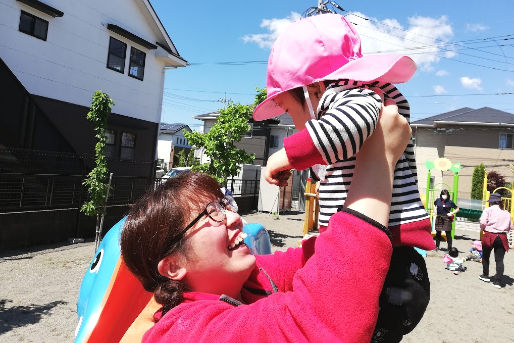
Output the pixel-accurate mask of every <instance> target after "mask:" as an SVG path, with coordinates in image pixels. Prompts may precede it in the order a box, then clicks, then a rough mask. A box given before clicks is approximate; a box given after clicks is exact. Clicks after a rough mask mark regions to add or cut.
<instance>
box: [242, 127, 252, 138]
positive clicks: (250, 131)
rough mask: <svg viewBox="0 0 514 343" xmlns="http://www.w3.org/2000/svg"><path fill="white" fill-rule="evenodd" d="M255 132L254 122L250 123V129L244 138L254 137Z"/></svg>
mask: <svg viewBox="0 0 514 343" xmlns="http://www.w3.org/2000/svg"><path fill="white" fill-rule="evenodd" d="M252 134H253V123H250V130H248V131H246V133H245V135H244V138H252Z"/></svg>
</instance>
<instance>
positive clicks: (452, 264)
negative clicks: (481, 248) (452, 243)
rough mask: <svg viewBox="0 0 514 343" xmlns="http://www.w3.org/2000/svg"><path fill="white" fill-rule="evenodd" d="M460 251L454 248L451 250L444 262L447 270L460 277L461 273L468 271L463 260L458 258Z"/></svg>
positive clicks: (445, 256)
mask: <svg viewBox="0 0 514 343" xmlns="http://www.w3.org/2000/svg"><path fill="white" fill-rule="evenodd" d="M458 256H459V250H457V248H455V247H453V248H451V249H450V251H449V252H448V254H447V255H444V259H443V262H444V263H445V264H446V269H448V270H449V271H452V272H453V274H455V275H458V274H459V273H460V272H463V271H466V269H467V268H466V267H464V265H463V264H464V261H463V260H462V259H461V258H458Z"/></svg>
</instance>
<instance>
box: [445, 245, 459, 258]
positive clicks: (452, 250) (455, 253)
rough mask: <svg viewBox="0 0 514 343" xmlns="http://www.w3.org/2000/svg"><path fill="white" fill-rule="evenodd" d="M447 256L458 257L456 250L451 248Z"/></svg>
mask: <svg viewBox="0 0 514 343" xmlns="http://www.w3.org/2000/svg"><path fill="white" fill-rule="evenodd" d="M448 255H450V257H457V256H459V250H458V249H457V248H455V247H453V248H451V249H450V251H449V252H448Z"/></svg>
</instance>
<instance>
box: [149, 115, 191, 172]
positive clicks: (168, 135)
mask: <svg viewBox="0 0 514 343" xmlns="http://www.w3.org/2000/svg"><path fill="white" fill-rule="evenodd" d="M184 130H186V131H189V132H191V128H190V127H189V126H188V125H186V124H181V123H174V124H166V123H161V125H160V129H159V141H158V143H157V156H158V158H159V159H160V160H162V161H163V163H164V164H165V165H166V167H167V169H170V168H171V167H172V166H173V165H174V163H173V162H174V157H175V156H176V154H177V153H178V152H179V151H180V150H183V149H187V151H189V150H190V149H191V145H189V143H188V142H187V138H186V137H184ZM170 162H172V163H170Z"/></svg>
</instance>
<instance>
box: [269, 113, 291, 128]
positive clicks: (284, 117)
mask: <svg viewBox="0 0 514 343" xmlns="http://www.w3.org/2000/svg"><path fill="white" fill-rule="evenodd" d="M273 119H278V121H279V125H292V126H294V123H293V117H291V116H290V115H289V114H287V113H284V114H281V115H279V116H277V117H275V118H273Z"/></svg>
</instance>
